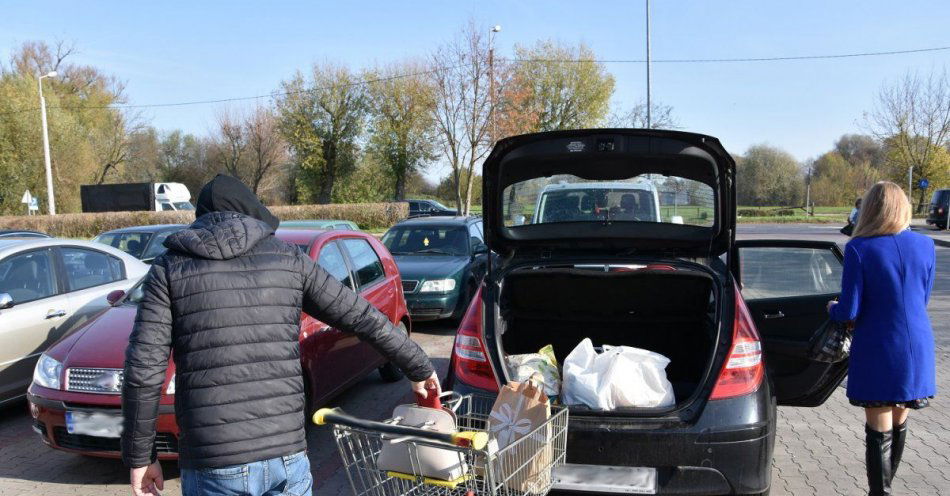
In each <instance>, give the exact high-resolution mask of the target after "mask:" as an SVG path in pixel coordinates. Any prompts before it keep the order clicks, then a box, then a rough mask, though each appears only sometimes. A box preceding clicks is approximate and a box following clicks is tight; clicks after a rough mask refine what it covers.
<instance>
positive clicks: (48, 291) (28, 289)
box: [0, 249, 57, 304]
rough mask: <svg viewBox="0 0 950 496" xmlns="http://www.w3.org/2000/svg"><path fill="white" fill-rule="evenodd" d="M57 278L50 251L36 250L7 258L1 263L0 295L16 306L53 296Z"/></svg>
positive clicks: (55, 290)
mask: <svg viewBox="0 0 950 496" xmlns="http://www.w3.org/2000/svg"><path fill="white" fill-rule="evenodd" d="M56 292H57V287H56V277H55V274H54V273H53V264H52V259H51V257H50V252H49V250H45V249H44V250H36V251H30V252H27V253H21V254H18V255H13V256H11V257H7V258H6V259H4V260H3V261H2V262H0V293H7V294H8V295H10V297H11V298H13V303H14V304H20V303H27V302H30V301H35V300H39V299H41V298H47V297H49V296H53V295H54V294H56Z"/></svg>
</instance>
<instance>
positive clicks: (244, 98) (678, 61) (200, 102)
mask: <svg viewBox="0 0 950 496" xmlns="http://www.w3.org/2000/svg"><path fill="white" fill-rule="evenodd" d="M947 50H950V46H940V47H930V48H916V49H910V50H890V51H881V52H858V53H838V54H818V55H788V56H776V57H741V58H708V59H652V60H651V62H653V63H660V64H710V63H734V62H779V61H793V60H827V59H844V58H857V57H879V56H886V55H907V54H913V53H927V52H940V51H947ZM497 60H503V61H506V62H516V63H550V62H564V63H581V62H597V63H603V64H642V63H645V62H646V60H645V59H503V58H498V59H497ZM464 65H466V64H458V65H455V66H443V67H436V68H434V69H429V70H425V71H418V72H412V73H407V74H397V75H394V76H388V77H382V78H374V79H365V80H360V81H354V82H352V83H347V84H344V85H331V86H323V87H318V88H308V89H304V90H296V91H283V92H274V93H270V94H267V95H254V96H242V97H234V98H218V99H211V100H191V101H184V102H166V103H147V104H130V105H89V106H86V105H72V106H69V105H67V106H52V107H48V108H49V109H57V110H95V109H117V110H122V109H143V108H163V107H185V106H191V105H209V104H215V103H229V102H240V101H248V100H259V99H261V98H273V97H280V96H290V95H295V94H300V93H312V92H317V91H323V90H328V89H332V88H334V87H350V86H361V85H366V84H372V83H377V82H386V81H393V80H397V79H403V78H408V77H415V76H425V75H428V74H433V73H436V72H439V71H443V70H451V69H457V68H459V67H462V66H464ZM37 110H39V107H31V108H24V109H17V110H11V111H7V112H3V113H0V116H2V115H12V114H18V113H22V112H35V111H37Z"/></svg>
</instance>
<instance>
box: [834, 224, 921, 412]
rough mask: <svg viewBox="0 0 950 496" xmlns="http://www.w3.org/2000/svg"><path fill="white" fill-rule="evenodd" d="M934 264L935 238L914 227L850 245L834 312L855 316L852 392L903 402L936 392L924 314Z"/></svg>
mask: <svg viewBox="0 0 950 496" xmlns="http://www.w3.org/2000/svg"><path fill="white" fill-rule="evenodd" d="M935 269H936V253H935V252H934V242H933V240H931V239H930V238H929V237H927V236H924V235H921V234H917V233H915V232H912V231H903V232H901V233H898V234H894V235H890V236H876V237H869V238H854V239H852V240H851V241H850V242H849V243H848V245H847V247H846V248H845V256H844V275H843V276H842V280H841V297H840V298H839V303H838V304H837V305H835V306H834V307H833V308H832V310H831V318H833V319H835V320H837V321H847V320H854V321H855V323H854V341H853V342H852V344H851V363H850V367H849V369H848V397H849V398H851V399H853V400H859V401H886V402H891V401H893V402H903V401H911V400H915V399H919V398H926V397H929V396H933V395H934V394H936V385H935V382H936V373H935V370H934V338H933V329H932V328H931V327H930V318H929V317H928V316H927V303H928V301H929V300H930V290H931V288H932V287H933V282H934V274H935Z"/></svg>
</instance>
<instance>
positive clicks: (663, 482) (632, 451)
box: [447, 378, 776, 496]
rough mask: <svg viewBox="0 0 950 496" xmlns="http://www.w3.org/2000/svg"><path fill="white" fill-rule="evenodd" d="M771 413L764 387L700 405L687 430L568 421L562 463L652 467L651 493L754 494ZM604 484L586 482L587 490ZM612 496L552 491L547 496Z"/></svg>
mask: <svg viewBox="0 0 950 496" xmlns="http://www.w3.org/2000/svg"><path fill="white" fill-rule="evenodd" d="M452 379H454V378H450V380H451V386H450V387H451V388H452V390H453V391H455V392H457V393H459V394H472V393H476V394H491V393H488V392H486V391H482V390H478V389H474V388H472V387H471V386H468V385H466V384H464V383H463V382H461V381H458V380H452ZM447 387H449V386H447ZM775 408H776V407H775V403H774V400H773V398H772V397H771V393H770V389H769V386H768V385H767V384H763V385H762V387H761V388H760V389H759V390H758V391H756V392H755V393H753V394H750V395H746V396H742V397H739V398H733V399H728V400H720V401H710V402H707V403H706V405H705V406H704V407H703V411H702V413H701V414H700V415H699V416H698V417H697V418H696V419H695V421H694V423H691V424H682V423H679V422H678V421H677V420H676V419H674V420H673V421H670V422H667V425H663V423H662V422H658V421H657V420H656V419H642V420H637V419H634V418H628V419H626V422H617V421H610V420H606V419H605V420H598V419H597V418H596V417H579V416H572V417H570V420H569V426H570V428H569V431H568V439H567V463H569V464H586V465H601V466H607V467H621V468H625V467H647V468H654V469H656V480H657V487H656V488H657V492H656V494H677V495H700V494H704V495H709V494H756V493H761V492H764V491H766V490H768V489H769V486H770V482H771V469H772V453H773V450H774V447H775ZM603 483H604V481H591V486H592V487H593V486H596V485H600V486H603ZM619 492H620V491H619V489H618V490H617V491H615V492H610V491H600V492H594V491H590V490H584V491H576V490H565V489H563V488H556V490H555V491H552V493H551V494H552V495H556V494H561V495H565V496H566V495H576V494H617V493H619Z"/></svg>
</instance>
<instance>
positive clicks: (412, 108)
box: [366, 62, 436, 201]
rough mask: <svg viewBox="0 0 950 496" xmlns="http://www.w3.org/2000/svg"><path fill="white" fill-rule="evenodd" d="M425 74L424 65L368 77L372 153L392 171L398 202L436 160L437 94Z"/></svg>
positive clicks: (391, 68) (395, 68)
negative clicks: (413, 178)
mask: <svg viewBox="0 0 950 496" xmlns="http://www.w3.org/2000/svg"><path fill="white" fill-rule="evenodd" d="M424 72H425V69H424V67H423V66H422V65H421V64H418V63H411V62H405V63H401V64H395V65H390V66H386V67H383V68H380V69H376V70H375V71H372V72H371V73H369V74H367V76H366V78H367V79H368V80H370V81H371V82H370V83H369V101H370V103H371V108H372V111H371V113H370V138H369V151H370V152H372V153H374V154H375V155H376V156H377V157H378V159H379V161H380V162H382V163H383V164H385V165H386V166H387V167H388V168H389V176H390V177H391V178H392V180H393V182H394V184H393V199H394V200H397V201H402V200H405V199H406V186H407V180H408V178H409V177H410V175H411V174H412V173H413V172H415V171H419V170H421V169H423V168H424V167H425V165H426V163H428V162H430V161H432V160H434V159H435V153H434V151H435V150H434V149H435V146H434V141H435V139H434V138H435V135H436V127H435V120H434V119H433V110H434V109H435V91H434V89H433V87H432V84H431V81H430V80H428V79H427V78H426V77H425V76H424V75H423V73H424ZM406 74H409V76H404V77H397V76H401V75H406Z"/></svg>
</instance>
